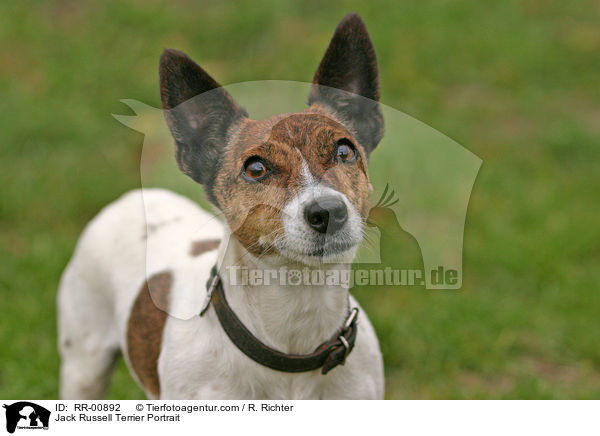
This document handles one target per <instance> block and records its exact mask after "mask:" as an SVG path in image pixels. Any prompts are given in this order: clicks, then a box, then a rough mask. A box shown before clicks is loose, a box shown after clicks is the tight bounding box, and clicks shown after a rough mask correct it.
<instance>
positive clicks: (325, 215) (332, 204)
mask: <svg viewBox="0 0 600 436" xmlns="http://www.w3.org/2000/svg"><path fill="white" fill-rule="evenodd" d="M304 219H306V222H307V223H308V225H309V226H311V227H312V228H313V229H315V230H316V231H317V232H319V233H334V232H337V231H338V230H339V229H341V228H342V226H343V225H344V223H345V222H346V221H347V220H348V209H346V205H345V204H344V202H343V201H342V200H341V199H340V198H338V197H334V196H327V197H321V198H318V199H316V200H313V201H312V202H310V203H308V204H307V205H306V207H305V208H304Z"/></svg>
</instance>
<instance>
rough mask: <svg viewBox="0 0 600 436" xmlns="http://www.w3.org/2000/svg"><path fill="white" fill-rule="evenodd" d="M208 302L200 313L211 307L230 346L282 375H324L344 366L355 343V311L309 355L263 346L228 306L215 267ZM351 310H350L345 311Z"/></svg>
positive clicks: (356, 310) (356, 311)
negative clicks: (284, 373)
mask: <svg viewBox="0 0 600 436" xmlns="http://www.w3.org/2000/svg"><path fill="white" fill-rule="evenodd" d="M206 286H207V291H208V293H207V300H206V303H205V306H204V307H203V309H202V311H201V312H200V316H202V315H204V314H205V313H206V311H207V309H208V307H209V306H210V303H212V305H213V307H214V308H215V312H216V314H217V318H218V319H219V323H220V324H221V326H222V327H223V330H224V331H225V333H226V334H227V336H228V337H229V339H230V340H231V342H233V344H234V345H235V346H236V347H237V348H238V349H239V350H240V351H241V352H242V353H244V354H245V355H246V356H248V357H249V358H250V359H252V360H254V361H255V362H258V363H260V364H261V365H264V366H267V367H269V368H271V369H275V370H277V371H283V372H306V371H313V370H315V369H318V368H321V373H322V374H327V373H328V372H329V371H331V370H332V369H333V368H335V367H336V366H338V365H340V364H341V365H343V364H344V362H345V361H346V358H347V357H348V355H349V354H350V352H351V351H352V349H353V348H354V343H355V342H356V333H357V326H356V319H357V317H358V308H356V307H355V308H353V309H352V310H349V314H348V317H347V318H346V321H345V323H344V325H343V327H342V328H341V329H340V330H338V332H337V333H335V334H334V335H333V336H332V337H331V339H329V340H328V341H326V342H323V343H322V344H320V345H319V346H318V347H317V348H316V349H315V351H313V352H312V353H310V354H286V353H282V352H281V351H277V350H275V349H273V348H271V347H269V346H267V345H265V344H263V343H262V342H261V341H260V340H259V339H258V338H257V337H256V336H254V335H253V334H252V333H251V332H250V330H248V329H247V328H246V326H245V325H244V324H243V323H242V322H241V321H240V319H239V318H238V317H237V315H236V314H235V312H234V311H233V310H232V309H231V306H229V303H227V299H226V298H225V292H224V291H223V284H222V282H221V278H220V277H219V274H218V273H217V268H216V266H214V267H213V268H212V270H211V277H210V279H209V280H208V283H207V285H206ZM348 309H350V308H348Z"/></svg>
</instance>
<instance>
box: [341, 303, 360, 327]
mask: <svg viewBox="0 0 600 436" xmlns="http://www.w3.org/2000/svg"><path fill="white" fill-rule="evenodd" d="M356 315H358V307H354V308H352V310H351V311H350V315H348V319H346V322H345V323H344V327H343V328H342V331H343V332H346V331H348V329H349V328H350V325H352V323H353V322H354V319H355V318H356Z"/></svg>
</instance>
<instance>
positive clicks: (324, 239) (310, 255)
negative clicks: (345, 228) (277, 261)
mask: <svg viewBox="0 0 600 436" xmlns="http://www.w3.org/2000/svg"><path fill="white" fill-rule="evenodd" d="M285 239H286V241H280V242H279V243H276V247H277V250H278V251H279V253H280V254H281V255H283V256H285V257H287V258H290V259H292V260H295V261H298V262H302V263H305V264H309V265H313V264H320V263H333V262H336V263H337V262H344V261H347V262H349V261H351V260H352V258H353V257H354V253H355V251H356V248H357V247H358V245H359V243H360V241H355V240H349V239H346V238H340V237H333V236H325V235H319V237H315V238H312V240H310V239H311V238H308V240H307V239H300V238H293V237H292V238H285ZM290 239H291V240H290Z"/></svg>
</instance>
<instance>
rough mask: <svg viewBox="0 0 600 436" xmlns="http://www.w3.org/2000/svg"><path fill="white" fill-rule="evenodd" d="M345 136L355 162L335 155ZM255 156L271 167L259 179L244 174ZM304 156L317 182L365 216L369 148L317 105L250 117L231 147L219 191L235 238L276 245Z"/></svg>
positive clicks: (263, 248)
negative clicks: (261, 117) (338, 159)
mask: <svg viewBox="0 0 600 436" xmlns="http://www.w3.org/2000/svg"><path fill="white" fill-rule="evenodd" d="M342 138H347V139H348V140H350V141H351V142H352V143H353V144H354V145H355V147H356V150H357V154H358V156H357V159H356V161H355V162H352V163H347V164H346V163H340V162H336V161H335V160H334V159H333V156H334V154H335V152H336V149H337V145H336V142H337V141H338V140H339V139H342ZM298 152H300V153H298ZM251 156H259V157H260V158H262V159H263V160H264V161H265V162H267V163H268V165H269V167H270V168H271V169H272V172H271V174H270V175H268V176H267V177H266V178H265V179H264V180H262V181H260V182H249V181H248V180H245V179H244V178H242V177H241V176H240V173H241V171H242V168H243V165H244V162H245V161H246V159H248V158H249V157H251ZM302 159H304V160H305V161H306V163H307V164H308V167H309V169H310V172H311V174H312V175H313V176H314V177H315V179H317V181H320V182H322V183H324V184H326V185H329V186H331V187H332V188H333V189H336V190H338V191H339V192H341V193H343V194H345V195H346V196H347V197H348V199H349V200H350V202H352V203H353V204H354V206H355V207H356V209H357V210H358V211H359V212H360V213H361V214H362V215H363V217H365V218H366V216H367V214H368V208H369V205H368V200H369V198H368V197H369V179H368V176H367V160H366V152H365V149H364V147H363V146H362V145H361V144H360V143H358V142H357V140H356V139H355V138H354V137H353V136H352V134H351V133H350V132H349V131H348V130H347V129H345V128H344V127H343V126H342V124H340V123H339V122H337V121H336V120H334V119H333V118H332V117H331V115H328V114H327V113H326V111H325V110H324V109H322V108H320V107H319V106H318V105H315V106H313V107H311V108H308V109H307V110H306V111H304V112H301V113H296V114H286V115H279V116H275V117H272V118H269V119H267V120H263V121H253V120H245V121H244V123H243V125H242V126H241V128H240V129H239V131H238V133H237V135H235V137H234V138H233V140H232V143H231V144H230V145H229V147H228V150H227V153H226V155H225V157H224V159H223V164H222V167H221V171H220V172H219V174H218V175H217V180H216V181H215V189H214V193H215V195H216V197H217V199H218V203H219V205H220V207H221V210H222V211H223V213H224V215H225V218H226V220H227V222H228V224H229V226H230V228H231V229H232V230H233V233H234V234H235V236H236V238H237V239H238V240H239V241H240V242H241V243H242V244H243V245H244V246H245V247H246V249H247V250H248V251H250V252H251V253H253V254H255V255H262V254H266V253H269V252H272V251H274V250H275V249H274V248H273V247H272V244H273V241H274V240H275V238H277V237H278V236H279V235H281V234H282V233H283V224H282V222H281V211H282V210H283V208H284V206H285V204H286V203H287V201H288V200H289V199H290V198H292V197H293V196H295V195H296V194H297V192H298V190H299V189H300V188H301V187H302V183H303V176H302V167H303V161H302Z"/></svg>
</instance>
